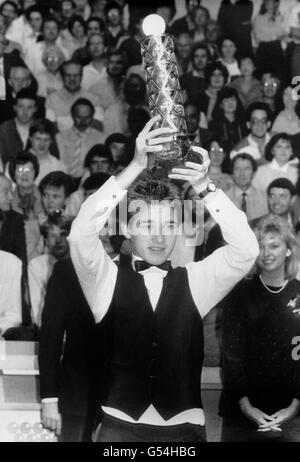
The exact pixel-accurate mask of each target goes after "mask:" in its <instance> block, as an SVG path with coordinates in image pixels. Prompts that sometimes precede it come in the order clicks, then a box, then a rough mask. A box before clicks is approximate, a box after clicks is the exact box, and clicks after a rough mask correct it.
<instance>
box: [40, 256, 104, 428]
mask: <svg viewBox="0 0 300 462" xmlns="http://www.w3.org/2000/svg"><path fill="white" fill-rule="evenodd" d="M64 335H66V337H65V344H64ZM95 339H96V325H95V321H94V318H93V315H92V313H91V311H90V308H89V306H88V304H87V302H86V300H85V297H84V295H83V292H82V290H81V286H80V284H79V281H78V278H77V275H76V273H75V270H74V267H73V264H72V261H71V259H65V260H62V261H59V262H57V263H56V264H55V266H54V270H53V273H52V275H51V277H50V279H49V282H48V286H47V293H46V300H45V305H44V310H43V314H42V327H41V332H40V344H39V367H40V394H41V398H49V397H51V398H53V397H58V398H59V409H60V412H61V413H62V414H65V415H72V416H81V417H87V418H89V419H92V420H94V417H95V412H96V409H97V402H98V400H97V394H98V379H97V376H98V371H99V369H101V366H100V358H99V357H98V355H97V351H96V347H95V344H96V342H95ZM63 344H64V345H63ZM61 356H62V358H61Z"/></svg>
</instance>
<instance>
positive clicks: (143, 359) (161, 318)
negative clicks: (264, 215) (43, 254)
mask: <svg viewBox="0 0 300 462" xmlns="http://www.w3.org/2000/svg"><path fill="white" fill-rule="evenodd" d="M163 26H164V25H163V21H162V19H161V18H160V17H157V15H151V16H149V17H147V18H146V19H145V21H144V31H145V33H146V35H148V37H147V38H146V39H145V40H144V41H143V43H142V54H143V60H144V66H145V75H146V84H147V90H148V95H149V103H150V110H151V113H152V115H153V117H152V119H151V120H150V121H149V122H148V123H147V124H146V126H145V127H144V129H143V130H142V132H141V133H140V134H139V136H138V138H137V140H136V150H135V155H134V158H133V160H132V162H131V163H130V164H129V165H128V167H127V168H126V169H125V170H123V171H122V172H121V173H120V174H119V175H118V176H117V177H111V178H110V179H109V180H108V181H107V182H106V183H105V184H104V185H103V186H102V187H101V188H100V189H99V190H98V191H97V192H96V193H95V194H93V195H92V196H90V197H89V198H88V199H87V200H86V202H85V203H84V204H83V205H82V207H81V210H80V213H79V215H78V217H77V218H76V219H75V220H74V222H73V225H72V230H71V233H70V236H69V238H68V239H69V243H70V250H71V257H72V260H73V263H74V266H75V269H76V272H77V275H78V278H79V281H80V284H81V286H82V289H83V292H84V294H85V296H86V299H87V301H88V303H89V306H90V308H91V310H92V312H93V315H94V317H95V320H96V322H97V323H99V327H100V328H101V329H102V330H101V337H102V340H103V339H104V346H103V348H104V352H105V357H106V365H105V376H104V377H103V378H104V380H105V382H106V384H105V385H106V386H105V392H104V393H103V396H102V399H101V403H99V405H101V408H102V412H103V419H102V424H101V426H99V431H97V432H96V441H99V442H138V441H139V442H141V441H145V442H197V441H206V436H205V420H204V414H203V409H202V402H201V390H200V383H201V369H202V363H203V326H202V319H203V317H204V316H205V315H206V314H207V313H208V311H209V310H210V309H211V308H213V307H214V306H215V305H216V304H217V303H218V302H219V301H220V300H221V299H222V298H223V297H224V296H225V295H226V294H227V293H228V292H229V291H230V290H231V289H232V288H233V287H234V286H235V285H236V284H237V283H238V282H239V280H240V279H242V278H243V277H244V276H245V275H246V274H247V272H248V271H249V270H250V268H251V267H252V265H253V263H254V261H255V259H256V257H257V255H258V252H259V249H258V244H257V241H256V238H255V236H254V234H253V232H252V231H251V229H250V228H249V226H248V224H247V219H246V216H245V214H244V213H243V212H241V211H240V210H238V209H237V208H236V207H235V206H234V204H233V203H232V202H231V201H230V200H229V199H228V198H227V197H226V196H225V194H224V193H223V192H222V191H221V190H218V189H217V188H216V187H215V185H214V184H213V183H212V182H211V180H210V179H209V177H208V173H207V172H208V166H209V159H208V154H207V152H206V151H205V150H203V149H202V148H201V147H199V146H190V145H189V144H188V142H187V141H186V140H187V137H186V125H185V119H184V111H183V106H182V99H181V91H180V87H179V82H178V72H177V68H176V63H175V58H174V52H173V42H172V39H171V37H169V36H167V35H163V32H164V28H163ZM164 173H165V174H166V177H164V178H162V176H163V174H164ZM173 180H176V182H173ZM178 181H181V182H188V183H189V184H190V185H192V186H193V188H194V189H195V191H196V193H197V194H198V195H199V200H201V201H202V202H203V203H204V205H205V207H207V209H208V210H209V212H210V213H211V215H212V217H213V218H214V220H215V221H216V222H217V223H218V224H219V225H220V227H221V230H222V233H223V236H224V239H225V241H226V242H227V245H226V246H224V247H222V248H220V249H218V250H216V251H215V252H214V253H213V254H212V255H210V256H209V257H208V258H206V259H205V260H203V261H200V262H192V263H189V264H188V265H186V266H185V267H178V268H176V269H173V268H172V267H171V264H170V260H169V258H170V255H171V253H172V250H173V248H174V245H175V243H176V239H177V236H178V233H179V229H180V223H181V216H182V214H181V212H182V211H181V210H180V209H179V208H178V203H180V199H181V197H180V189H179V188H178V186H177V185H176V183H178ZM126 195H127V210H128V217H127V221H123V222H122V223H121V227H122V232H123V233H124V234H125V236H126V237H127V238H128V239H130V241H131V245H132V249H133V252H132V256H131V257H125V258H123V259H122V261H121V262H120V265H119V266H116V264H115V263H114V262H113V261H112V260H111V259H110V258H109V257H108V255H107V254H106V253H105V251H104V249H103V247H102V244H101V241H100V240H99V234H100V232H101V230H102V229H103V228H104V226H105V223H106V222H107V220H108V218H109V216H110V214H111V212H112V211H113V210H114V208H115V207H117V206H118V204H120V202H121V201H122V200H123V199H124V198H125V196H126ZM95 367H97V364H95Z"/></svg>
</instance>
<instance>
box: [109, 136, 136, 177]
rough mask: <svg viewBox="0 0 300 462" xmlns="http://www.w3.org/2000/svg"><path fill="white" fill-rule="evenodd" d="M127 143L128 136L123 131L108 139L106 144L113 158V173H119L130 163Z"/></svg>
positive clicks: (111, 171) (111, 172)
mask: <svg viewBox="0 0 300 462" xmlns="http://www.w3.org/2000/svg"><path fill="white" fill-rule="evenodd" d="M127 143H128V138H127V137H126V136H125V135H122V133H113V134H112V135H110V136H109V137H108V138H107V139H106V141H105V145H104V146H105V148H106V149H107V150H108V151H109V153H110V156H111V158H112V164H111V168H110V174H111V175H117V174H118V173H120V172H121V171H122V170H124V168H125V167H127V165H128V164H129V162H130V159H129V158H128V152H127Z"/></svg>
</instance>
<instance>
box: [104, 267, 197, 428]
mask: <svg viewBox="0 0 300 462" xmlns="http://www.w3.org/2000/svg"><path fill="white" fill-rule="evenodd" d="M105 324H106V325H109V326H110V327H109V329H108V332H109V335H107V336H106V337H107V338H109V343H110V346H108V349H109V350H110V364H109V368H108V374H109V381H108V392H107V396H106V399H104V402H103V404H104V405H105V406H109V407H113V408H116V409H119V410H121V411H123V412H125V413H126V414H127V415H129V416H131V417H132V418H133V419H135V420H138V419H139V418H140V416H141V415H142V414H143V413H144V412H145V410H146V409H147V408H148V406H149V405H150V404H153V405H154V407H155V408H156V409H157V411H158V412H159V414H160V415H161V416H162V417H163V418H164V419H166V420H168V419H170V418H171V417H173V416H175V415H176V414H179V413H180V412H183V411H185V410H188V409H192V408H201V407H202V403H201V394H200V376H201V369H202V363H203V325H202V319H201V316H200V314H199V312H198V310H197V308H196V306H195V303H194V301H193V298H192V295H191V292H190V288H189V283H188V276H187V271H186V269H184V268H177V269H175V270H171V271H170V272H169V273H168V274H167V276H166V277H165V278H164V282H163V288H162V292H161V294H160V298H159V301H158V304H157V306H156V309H155V311H153V308H152V306H151V303H150V300H149V297H148V293H147V289H146V287H145V284H144V279H143V276H142V275H141V274H139V273H136V272H135V271H134V270H133V269H132V268H131V265H130V264H127V265H121V266H120V267H119V270H118V276H117V281H116V286H115V290H114V294H113V299H112V302H111V305H110V308H109V310H108V312H107V315H106V317H105V318H104V325H105ZM107 351H108V350H107Z"/></svg>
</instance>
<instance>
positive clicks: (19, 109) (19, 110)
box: [14, 98, 36, 125]
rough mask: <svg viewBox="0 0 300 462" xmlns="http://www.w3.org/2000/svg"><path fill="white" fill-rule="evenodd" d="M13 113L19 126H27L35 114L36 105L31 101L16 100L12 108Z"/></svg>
mask: <svg viewBox="0 0 300 462" xmlns="http://www.w3.org/2000/svg"><path fill="white" fill-rule="evenodd" d="M14 111H15V113H16V118H17V120H18V122H20V124H23V125H26V124H29V123H30V122H31V121H32V119H33V116H34V114H35V113H36V103H35V101H34V100H32V99H25V98H24V99H18V100H17V103H16V104H15V106H14Z"/></svg>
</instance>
